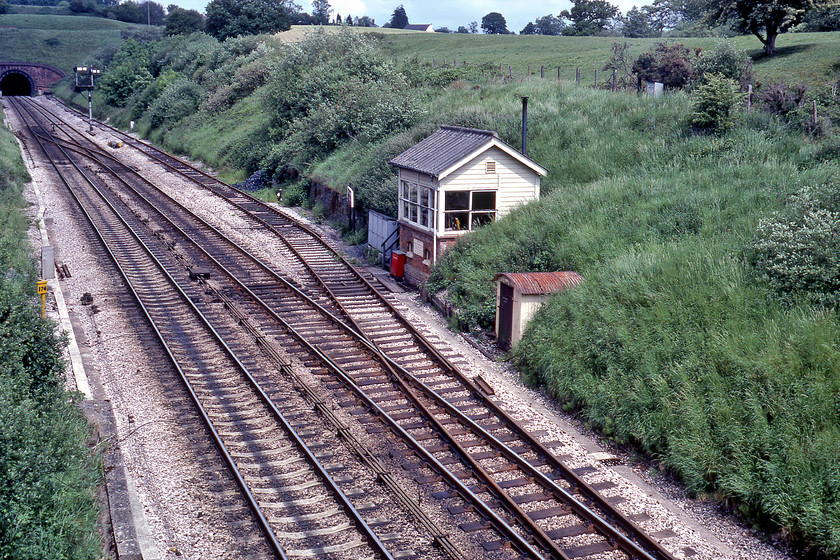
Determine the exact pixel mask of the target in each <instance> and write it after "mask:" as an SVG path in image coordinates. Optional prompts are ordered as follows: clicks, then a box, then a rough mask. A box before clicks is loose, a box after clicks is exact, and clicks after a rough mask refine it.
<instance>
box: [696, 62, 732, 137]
mask: <svg viewBox="0 0 840 560" xmlns="http://www.w3.org/2000/svg"><path fill="white" fill-rule="evenodd" d="M692 98H693V100H694V110H693V116H692V119H691V123H692V124H693V125H694V126H696V127H698V128H701V129H706V130H710V131H714V132H719V133H720V132H726V131H727V130H729V128H731V127H732V125H733V123H734V122H735V115H736V113H737V109H738V106H739V105H740V104H742V103H743V102H744V98H745V96H744V94H743V93H741V92H740V91H739V87H738V84H737V83H735V82H734V81H733V80H730V79H729V78H724V77H723V76H721V75H719V74H710V75H708V76H706V83H705V84H703V85H701V86H700V87H698V88H697V90H696V91H695V92H694V94H693V95H692Z"/></svg>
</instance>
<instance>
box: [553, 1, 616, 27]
mask: <svg viewBox="0 0 840 560" xmlns="http://www.w3.org/2000/svg"><path fill="white" fill-rule="evenodd" d="M572 4H574V5H573V6H572V9H571V10H563V11H562V12H560V17H561V18H565V19H567V20H569V21H571V22H572V25H571V26H569V27H566V28H565V29H564V30H563V35H598V34H600V33H602V32H603V31H604V30H606V29H608V28H610V27H612V25H613V23H614V21H615V19H616V18H617V17H619V15H620V13H619V11H618V8H617V7H615V6H613V5H612V4H610V3H609V2H607V0H572Z"/></svg>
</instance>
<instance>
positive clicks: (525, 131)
mask: <svg viewBox="0 0 840 560" xmlns="http://www.w3.org/2000/svg"><path fill="white" fill-rule="evenodd" d="M522 155H523V156H527V155H528V96H527V95H523V96H522Z"/></svg>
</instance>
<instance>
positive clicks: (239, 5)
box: [206, 0, 292, 41]
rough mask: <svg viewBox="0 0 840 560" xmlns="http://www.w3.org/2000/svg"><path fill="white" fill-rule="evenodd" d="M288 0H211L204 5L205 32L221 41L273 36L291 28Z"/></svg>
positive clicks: (290, 11) (290, 12)
mask: <svg viewBox="0 0 840 560" xmlns="http://www.w3.org/2000/svg"><path fill="white" fill-rule="evenodd" d="M291 16H292V10H291V3H290V2H289V1H288V0H211V2H210V3H209V4H207V22H206V29H207V33H209V34H210V35H212V36H214V37H216V38H217V39H219V40H220V41H223V40H225V39H227V38H228V37H236V36H237V35H257V34H260V33H276V32H277V31H286V30H288V29H289V28H290V27H291V25H292V24H291Z"/></svg>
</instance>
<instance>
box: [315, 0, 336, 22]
mask: <svg viewBox="0 0 840 560" xmlns="http://www.w3.org/2000/svg"><path fill="white" fill-rule="evenodd" d="M332 11H333V10H332V8H331V7H330V2H329V0H312V19H313V21H314V23H315V25H327V24H328V23H329V22H330V12H332ZM339 23H341V22H339Z"/></svg>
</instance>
